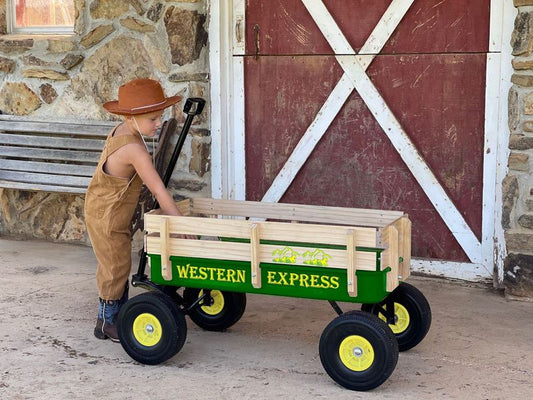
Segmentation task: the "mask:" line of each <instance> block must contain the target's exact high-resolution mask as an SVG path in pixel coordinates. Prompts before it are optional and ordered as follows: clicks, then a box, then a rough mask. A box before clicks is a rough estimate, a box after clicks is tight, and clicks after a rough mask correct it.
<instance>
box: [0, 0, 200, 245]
mask: <svg viewBox="0 0 533 400" xmlns="http://www.w3.org/2000/svg"><path fill="white" fill-rule="evenodd" d="M206 8H207V5H206V2H205V0H181V1H171V0H85V1H84V0H75V9H76V19H75V21H76V22H75V29H74V30H75V34H74V35H56V36H50V35H40V36H34V35H32V36H22V35H9V34H6V33H7V23H6V1H5V0H0V35H3V36H0V110H1V111H2V112H3V113H5V114H14V115H27V116H32V117H35V118H38V119H43V120H46V119H84V120H98V119H110V120H113V119H117V118H116V117H114V116H113V115H111V114H108V113H107V112H105V110H104V109H103V108H102V107H101V104H102V103H103V102H105V101H108V100H114V99H116V98H117V93H118V87H119V86H120V85H121V84H122V83H124V82H126V81H128V80H130V79H133V78H140V77H151V78H155V79H158V80H159V81H160V82H161V83H162V85H163V87H164V89H165V93H166V94H167V95H175V94H179V95H182V96H183V97H184V99H185V98H187V97H193V96H194V97H198V96H199V97H203V98H205V99H206V100H209V99H208V94H209V90H208V67H209V66H208V46H207V26H206V12H207V10H206ZM207 103H208V104H209V101H208V102H207ZM182 107H183V104H182V103H180V104H177V105H176V106H175V107H173V108H172V109H170V110H167V112H166V114H165V117H170V116H175V117H177V118H178V120H181V121H183V120H184V115H183V113H182V111H181V110H182ZM208 114H209V111H208V110H205V111H204V113H203V114H202V115H201V116H200V117H198V118H197V119H196V120H195V122H194V124H193V127H192V129H191V134H190V135H189V137H188V140H187V142H186V144H185V146H184V150H183V154H182V156H181V157H180V160H179V162H178V165H177V167H176V169H175V171H174V175H173V177H172V180H171V182H170V185H169V187H170V190H171V192H172V193H173V195H174V197H175V198H176V199H179V198H182V197H189V196H209V195H210V168H209V165H210V164H209V154H210V134H209V126H208V121H209V119H208ZM83 200H84V197H83V196H76V195H64V194H52V193H36V192H25V191H17V190H7V189H0V235H10V236H16V237H18V238H41V239H46V240H59V241H67V242H71V241H72V242H82V243H88V239H87V235H86V232H85V225H84V221H83Z"/></svg>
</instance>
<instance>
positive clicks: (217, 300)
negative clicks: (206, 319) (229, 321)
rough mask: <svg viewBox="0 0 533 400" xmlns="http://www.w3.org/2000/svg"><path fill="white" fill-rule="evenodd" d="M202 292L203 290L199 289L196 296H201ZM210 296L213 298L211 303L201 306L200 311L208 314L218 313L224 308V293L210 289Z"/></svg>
mask: <svg viewBox="0 0 533 400" xmlns="http://www.w3.org/2000/svg"><path fill="white" fill-rule="evenodd" d="M203 294H204V291H203V290H200V293H199V294H198V297H202V296H203ZM211 298H212V299H213V304H211V305H210V306H202V307H201V308H202V311H203V312H205V313H206V314H209V315H217V314H220V313H221V312H222V310H223V309H224V295H223V294H222V292H221V291H220V290H211Z"/></svg>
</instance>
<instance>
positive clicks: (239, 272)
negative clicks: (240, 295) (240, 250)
mask: <svg viewBox="0 0 533 400" xmlns="http://www.w3.org/2000/svg"><path fill="white" fill-rule="evenodd" d="M245 281H246V274H245V273H244V270H242V269H238V270H237V282H240V283H244V282H245Z"/></svg>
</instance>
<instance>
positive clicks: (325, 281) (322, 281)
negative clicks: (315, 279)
mask: <svg viewBox="0 0 533 400" xmlns="http://www.w3.org/2000/svg"><path fill="white" fill-rule="evenodd" d="M320 287H322V288H324V289H329V287H330V283H329V276H326V275H322V276H321V277H320Z"/></svg>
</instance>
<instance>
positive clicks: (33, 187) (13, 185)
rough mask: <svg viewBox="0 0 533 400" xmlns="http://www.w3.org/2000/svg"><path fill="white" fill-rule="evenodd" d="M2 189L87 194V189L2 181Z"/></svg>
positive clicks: (0, 181) (0, 182) (0, 184)
mask: <svg viewBox="0 0 533 400" xmlns="http://www.w3.org/2000/svg"><path fill="white" fill-rule="evenodd" d="M0 188H6V189H18V190H28V191H43V192H56V193H68V194H84V193H85V192H87V187H86V186H85V187H69V186H57V185H43V184H39V183H23V182H12V181H4V180H2V179H0Z"/></svg>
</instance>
